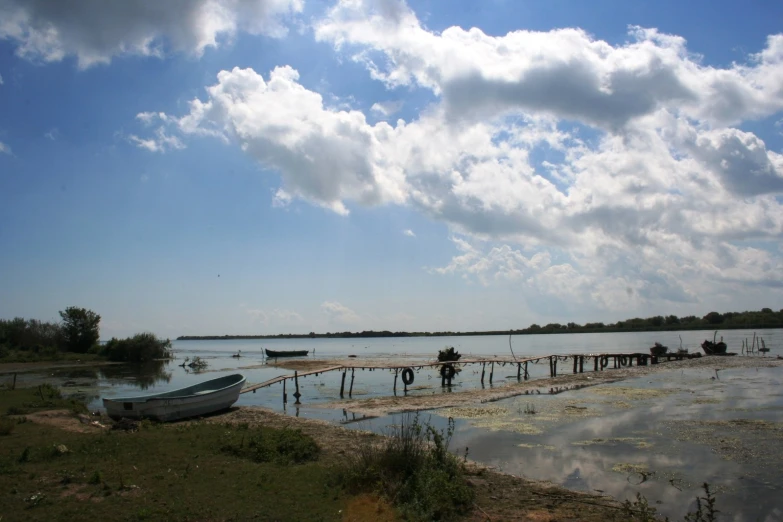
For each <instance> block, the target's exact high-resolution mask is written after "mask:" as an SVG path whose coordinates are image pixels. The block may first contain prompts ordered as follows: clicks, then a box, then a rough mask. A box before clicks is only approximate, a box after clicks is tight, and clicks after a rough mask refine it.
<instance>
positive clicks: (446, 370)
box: [440, 364, 457, 379]
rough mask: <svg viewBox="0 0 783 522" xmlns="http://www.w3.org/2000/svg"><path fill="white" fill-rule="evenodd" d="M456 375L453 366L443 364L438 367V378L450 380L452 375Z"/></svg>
mask: <svg viewBox="0 0 783 522" xmlns="http://www.w3.org/2000/svg"><path fill="white" fill-rule="evenodd" d="M456 373H457V370H455V369H454V366H452V365H450V364H444V365H443V366H441V367H440V376H441V377H445V378H446V379H452V378H454V375H455V374H456Z"/></svg>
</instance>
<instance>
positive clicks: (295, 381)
mask: <svg viewBox="0 0 783 522" xmlns="http://www.w3.org/2000/svg"><path fill="white" fill-rule="evenodd" d="M294 383H295V384H296V391H295V392H294V398H296V402H295V403H294V404H302V403H301V402H299V397H301V396H302V394H301V393H299V372H296V371H295V372H294Z"/></svg>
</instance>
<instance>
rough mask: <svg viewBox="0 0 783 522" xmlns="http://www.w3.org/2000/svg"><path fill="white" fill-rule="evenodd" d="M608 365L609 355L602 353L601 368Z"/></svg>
mask: <svg viewBox="0 0 783 522" xmlns="http://www.w3.org/2000/svg"><path fill="white" fill-rule="evenodd" d="M607 366H609V356H608V355H602V356H601V368H606V367H607Z"/></svg>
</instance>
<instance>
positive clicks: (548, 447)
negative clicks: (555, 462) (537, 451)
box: [517, 442, 555, 451]
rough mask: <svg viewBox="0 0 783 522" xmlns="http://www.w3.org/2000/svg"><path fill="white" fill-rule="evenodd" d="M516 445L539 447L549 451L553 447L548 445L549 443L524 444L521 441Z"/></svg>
mask: <svg viewBox="0 0 783 522" xmlns="http://www.w3.org/2000/svg"><path fill="white" fill-rule="evenodd" d="M517 446H518V447H520V448H530V449H533V448H541V449H545V450H550V451H551V450H554V449H555V447H554V446H550V445H549V444H526V443H524V442H523V443H521V444H517Z"/></svg>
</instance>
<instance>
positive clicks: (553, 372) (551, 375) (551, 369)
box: [549, 355, 555, 377]
mask: <svg viewBox="0 0 783 522" xmlns="http://www.w3.org/2000/svg"><path fill="white" fill-rule="evenodd" d="M549 376H550V377H554V376H555V370H554V369H553V368H552V356H551V355H550V356H549Z"/></svg>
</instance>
